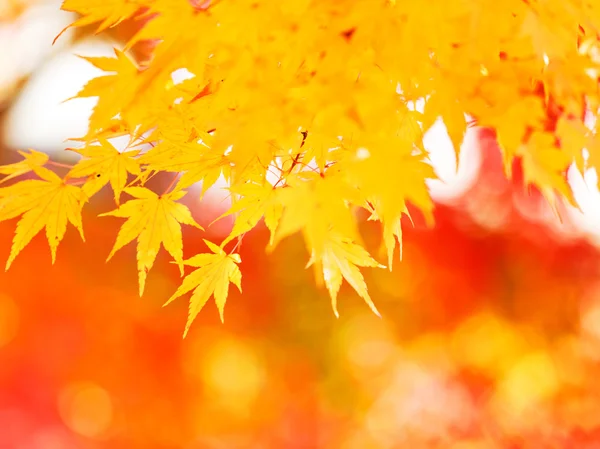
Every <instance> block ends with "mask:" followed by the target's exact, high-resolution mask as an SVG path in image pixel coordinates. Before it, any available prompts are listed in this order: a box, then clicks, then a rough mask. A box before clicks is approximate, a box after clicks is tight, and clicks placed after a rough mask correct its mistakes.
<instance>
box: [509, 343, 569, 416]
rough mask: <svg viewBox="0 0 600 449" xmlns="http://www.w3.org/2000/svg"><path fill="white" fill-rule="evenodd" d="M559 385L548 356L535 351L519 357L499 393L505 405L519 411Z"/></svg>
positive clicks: (525, 408) (530, 405)
mask: <svg viewBox="0 0 600 449" xmlns="http://www.w3.org/2000/svg"><path fill="white" fill-rule="evenodd" d="M558 387H559V379H558V375H557V372H556V368H555V367H554V363H553V361H552V359H551V358H550V356H549V355H548V354H546V353H543V352H536V353H533V354H529V355H526V356H524V357H523V358H521V360H519V361H518V362H517V363H516V364H515V365H514V366H513V367H512V369H511V370H510V371H509V372H508V374H507V376H506V377H505V379H504V381H503V382H502V384H501V385H500V389H499V395H500V399H501V401H502V402H503V403H504V404H505V405H506V407H507V408H508V409H510V410H512V411H514V412H515V413H517V414H518V413H521V412H524V411H526V410H527V409H528V408H530V407H532V406H535V405H536V404H537V403H539V402H540V401H542V400H544V399H547V398H549V397H550V396H551V395H552V394H553V393H554V392H556V390H557V389H558Z"/></svg>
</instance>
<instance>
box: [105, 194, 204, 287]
mask: <svg viewBox="0 0 600 449" xmlns="http://www.w3.org/2000/svg"><path fill="white" fill-rule="evenodd" d="M124 192H125V193H127V194H129V195H131V196H133V197H134V198H135V199H133V200H129V201H127V202H126V203H124V204H122V205H121V206H120V207H119V208H118V209H115V210H114V211H111V212H106V213H104V214H100V216H101V217H103V216H113V217H121V218H127V221H126V222H125V223H123V226H121V229H120V230H119V234H118V235H117V240H116V241H115V245H114V246H113V249H112V250H111V252H110V254H109V255H108V258H107V261H108V260H110V259H111V258H112V256H113V255H114V254H115V253H116V252H117V251H118V250H119V249H121V248H122V247H123V246H125V245H127V244H128V243H130V242H131V241H132V240H133V239H135V238H137V261H138V263H137V266H138V272H139V293H140V296H142V295H143V293H144V286H145V283H146V275H147V273H148V272H149V271H150V269H151V268H152V265H154V260H155V259H156V255H157V254H158V251H159V249H160V245H161V243H162V245H163V246H164V248H165V249H166V250H167V252H168V253H169V254H170V255H171V256H172V257H173V259H175V262H176V263H177V264H178V265H179V270H180V273H181V275H182V276H183V241H182V235H181V224H180V223H183V224H187V225H190V226H194V227H196V228H198V229H202V226H200V225H199V224H198V223H196V222H195V221H194V219H193V218H192V214H191V212H190V210H189V209H188V208H187V206H184V205H183V204H181V203H177V200H179V199H181V198H182V197H183V196H184V195H185V194H186V193H187V192H186V191H182V190H176V191H173V192H170V193H167V194H164V195H157V194H156V193H154V192H153V191H151V190H149V189H147V188H145V187H127V188H125V189H124Z"/></svg>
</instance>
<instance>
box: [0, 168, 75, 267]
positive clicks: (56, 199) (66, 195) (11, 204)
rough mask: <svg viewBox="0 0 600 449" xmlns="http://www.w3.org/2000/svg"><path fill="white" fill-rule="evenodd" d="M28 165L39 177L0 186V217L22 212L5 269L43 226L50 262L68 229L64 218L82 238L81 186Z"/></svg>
mask: <svg viewBox="0 0 600 449" xmlns="http://www.w3.org/2000/svg"><path fill="white" fill-rule="evenodd" d="M31 168H32V170H33V171H34V172H35V173H36V174H37V175H38V176H39V177H40V178H42V179H29V180H25V181H21V182H18V183H16V184H13V185H11V186H8V187H2V188H0V221H4V220H10V219H11V218H15V217H18V216H19V215H22V217H21V219H20V220H19V222H18V223H17V229H16V232H15V236H14V239H13V244H12V248H11V250H10V256H9V257H8V260H7V261H6V270H8V269H9V268H10V265H11V264H12V262H13V261H14V260H15V257H17V255H18V254H19V253H20V252H21V251H22V250H23V248H25V247H26V246H27V244H28V243H29V242H30V241H31V239H32V238H33V237H35V236H36V235H37V234H38V233H39V232H40V231H41V230H42V229H43V228H44V227H45V228H46V238H47V239H48V243H49V245H50V252H51V254H52V263H54V261H55V260H56V250H57V248H58V245H59V243H60V242H61V240H62V239H63V237H64V235H65V232H66V230H67V222H71V224H73V226H75V227H76V228H77V229H78V230H79V234H80V235H81V238H82V239H83V240H85V239H84V236H83V228H82V225H81V208H82V207H83V203H84V202H85V195H84V194H83V191H82V190H81V188H80V187H77V186H72V185H68V184H66V183H65V181H64V180H63V179H61V178H60V177H59V176H57V175H56V174H55V173H53V172H52V171H50V170H48V169H46V168H43V167H36V166H33V165H32V166H31Z"/></svg>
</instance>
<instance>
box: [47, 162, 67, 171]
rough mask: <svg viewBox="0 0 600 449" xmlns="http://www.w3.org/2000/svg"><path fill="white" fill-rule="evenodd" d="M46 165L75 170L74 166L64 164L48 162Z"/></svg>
mask: <svg viewBox="0 0 600 449" xmlns="http://www.w3.org/2000/svg"><path fill="white" fill-rule="evenodd" d="M46 164H48V165H51V166H52V167H60V168H68V169H69V170H70V169H72V168H73V165H69V164H63V163H61V162H54V161H48V162H46Z"/></svg>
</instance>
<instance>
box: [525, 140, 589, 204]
mask: <svg viewBox="0 0 600 449" xmlns="http://www.w3.org/2000/svg"><path fill="white" fill-rule="evenodd" d="M520 154H522V157H523V177H524V180H525V183H526V184H527V185H530V184H533V185H535V186H537V187H538V188H539V189H540V190H541V192H542V194H543V195H544V196H545V197H546V200H547V201H548V203H549V204H550V207H551V208H552V210H553V211H554V213H555V214H556V215H557V216H558V210H557V208H556V192H558V193H559V194H560V195H561V197H562V198H565V199H566V200H567V201H569V202H570V203H571V205H572V206H574V207H578V206H577V203H576V201H575V198H574V197H573V193H572V191H571V187H570V186H569V183H568V182H567V176H566V173H567V169H568V168H569V165H570V164H571V162H572V161H573V159H572V158H570V157H569V154H568V153H566V152H563V151H561V150H560V149H559V148H558V147H557V146H556V141H555V136H554V134H552V133H548V132H540V131H536V132H534V133H533V134H532V135H531V136H530V138H529V140H528V142H527V144H526V145H525V144H524V145H522V146H521V147H520Z"/></svg>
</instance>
